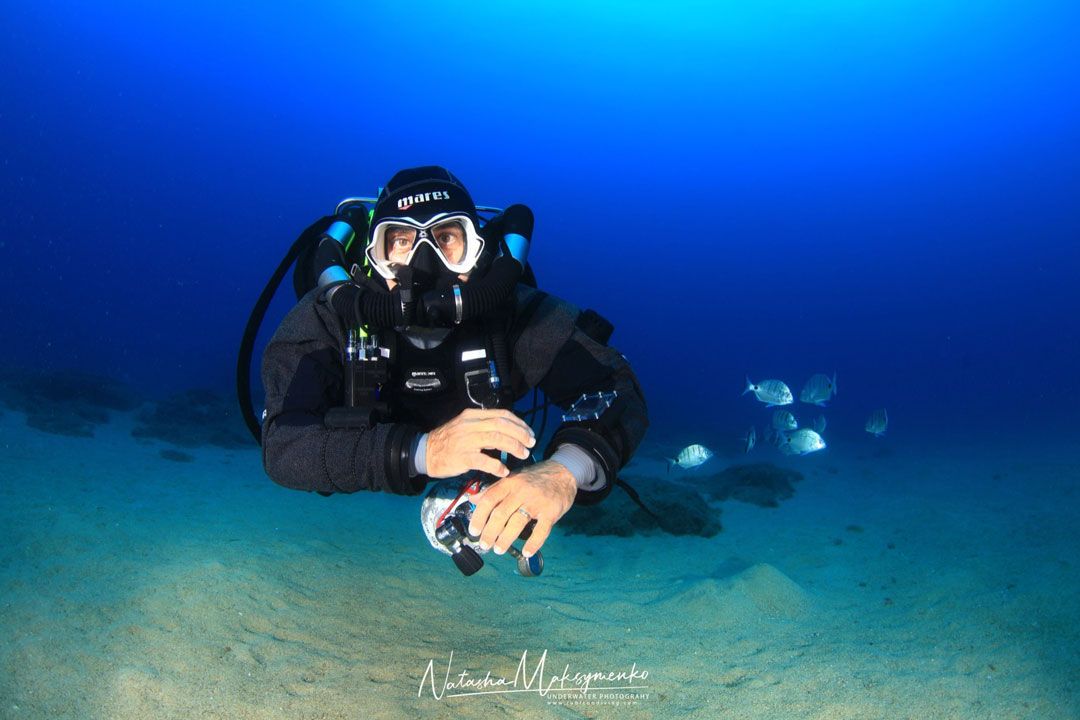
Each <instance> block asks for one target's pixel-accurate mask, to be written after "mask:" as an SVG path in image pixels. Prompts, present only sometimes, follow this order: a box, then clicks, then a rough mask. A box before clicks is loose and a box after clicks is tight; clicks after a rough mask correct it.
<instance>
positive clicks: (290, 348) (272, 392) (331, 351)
mask: <svg viewBox="0 0 1080 720" xmlns="http://www.w3.org/2000/svg"><path fill="white" fill-rule="evenodd" d="M318 295H319V292H318V290H317V289H316V290H313V291H312V292H310V293H308V294H307V295H306V296H305V297H304V298H303V299H301V301H300V302H299V303H298V304H297V305H296V306H295V307H294V308H293V309H292V310H291V311H290V312H289V314H288V315H287V316H286V317H285V319H284V320H282V322H281V325H280V326H279V327H278V328H277V331H276V332H275V333H274V336H273V337H272V338H271V340H270V343H269V345H268V346H267V348H266V351H265V352H264V353H263V360H262V381H263V387H264V389H265V391H266V412H265V415H264V416H263V422H262V448H263V467H264V468H265V469H266V474H267V475H269V476H270V477H271V478H272V479H273V480H274V482H276V483H278V484H279V485H283V486H285V487H287V488H293V489H296V490H308V491H315V492H319V493H323V494H330V493H339V492H341V493H351V492H356V491H358V490H371V491H376V492H378V491H384V492H389V493H395V494H398V495H418V494H420V493H421V492H422V491H423V489H424V483H425V482H426V481H427V479H428V478H427V477H426V476H422V475H417V476H415V477H410V474H411V473H410V468H411V466H412V461H411V458H410V452H411V451H412V447H413V445H414V444H415V443H414V440H415V439H416V436H417V435H418V434H419V428H416V427H414V426H411V425H406V424H401V423H384V424H377V425H374V426H373V427H370V428H364V429H341V428H328V427H326V426H325V425H324V424H323V418H324V416H325V415H326V411H327V410H329V409H330V408H332V407H337V406H340V405H341V404H342V398H343V393H344V369H343V367H342V363H341V345H342V339H343V335H344V333H343V330H342V329H341V328H340V324H339V322H338V321H337V318H336V316H335V315H334V314H333V311H332V310H331V309H330V308H329V307H328V306H326V305H325V303H324V302H322V301H321V300H319V299H318Z"/></svg>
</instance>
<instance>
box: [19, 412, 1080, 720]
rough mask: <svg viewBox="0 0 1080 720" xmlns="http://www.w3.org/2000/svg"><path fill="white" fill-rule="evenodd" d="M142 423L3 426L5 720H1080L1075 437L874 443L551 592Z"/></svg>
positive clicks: (815, 463)
mask: <svg viewBox="0 0 1080 720" xmlns="http://www.w3.org/2000/svg"><path fill="white" fill-rule="evenodd" d="M131 422H132V421H131V418H130V417H129V416H126V415H123V414H120V415H118V416H116V417H115V418H114V419H113V421H112V422H111V423H110V424H108V425H104V426H100V427H99V428H98V429H97V434H96V437H94V438H69V437H58V436H53V435H47V434H44V433H41V432H39V431H36V430H33V429H31V428H28V427H26V426H25V424H24V418H23V416H22V415H21V414H20V413H18V412H10V411H9V412H6V413H5V414H3V416H0V429H2V441H0V472H2V480H0V539H2V540H3V542H2V543H0V557H2V562H0V587H2V603H0V628H2V633H3V635H2V643H0V663H2V672H0V717H4V718H49V719H53V718H79V719H85V718H108V719H114V718H118V719H125V718H312V719H314V718H364V719H368V718H372V719H374V718H417V717H424V718H428V717H430V718H497V717H522V718H546V717H555V718H581V717H584V718H592V717H598V718H609V717H610V718H613V717H634V718H793V717H799V718H980V719H984V718H1032V719H1038V720H1049V719H1054V718H1075V717H1080V700H1078V688H1080V602H1078V601H1077V597H1078V590H1080V574H1078V570H1077V550H1078V548H1080V543H1078V542H1077V539H1076V533H1075V531H1074V530H1071V528H1075V527H1077V526H1078V521H1080V507H1078V502H1077V500H1078V492H1077V489H1078V487H1080V461H1075V460H1074V459H1075V458H1076V457H1077V455H1076V452H1075V451H1076V450H1077V449H1078V448H1077V447H1076V446H1075V445H1074V446H1072V447H1067V446H1063V445H1062V444H1061V443H1048V444H1047V445H1045V446H1040V444H1039V443H1031V444H1030V445H1027V446H1023V447H1003V446H1001V445H994V446H987V447H980V446H977V445H970V444H969V445H966V446H964V447H945V446H938V447H935V448H932V449H927V448H925V447H923V448H918V451H917V452H916V451H915V450H914V449H910V448H907V449H905V447H903V446H898V445H894V446H892V447H893V448H894V449H893V450H890V452H888V453H880V452H879V453H876V454H875V453H868V452H862V451H861V450H860V447H861V446H863V445H865V444H866V443H865V442H862V441H861V439H860V444H859V445H856V444H854V441H853V442H852V444H851V445H849V446H847V447H844V446H839V447H837V446H835V445H834V447H831V448H830V449H829V450H828V451H827V452H826V453H821V454H819V455H818V456H811V457H807V458H794V459H789V460H788V461H787V462H789V463H794V462H796V461H801V462H800V463H798V467H799V468H800V469H801V470H802V472H803V473H804V474H805V476H806V478H805V480H803V481H802V482H801V483H800V484H799V486H798V489H797V492H796V494H795V496H794V497H793V498H792V499H790V500H788V501H786V502H784V503H782V504H781V505H780V507H779V508H760V507H756V506H752V505H744V504H740V503H735V502H728V503H725V504H724V505H723V524H724V531H723V532H722V533H721V534H720V535H717V536H715V537H712V538H700V537H672V536H669V535H662V534H657V535H651V536H638V537H633V538H619V537H603V536H601V537H588V536H584V535H565V534H561V533H559V531H558V530H556V532H555V533H554V534H553V536H552V538H551V539H550V540H549V541H548V543H547V545H546V546H545V548H544V554H545V557H546V562H547V566H546V569H545V572H544V574H543V575H542V576H541V577H539V578H522V577H520V576H518V575H517V574H516V572H515V571H514V565H513V562H512V560H511V559H510V558H508V557H506V556H503V557H499V556H495V555H493V554H489V555H487V556H485V560H486V561H487V564H486V567H485V568H484V569H483V570H481V571H480V573H478V574H477V575H475V576H473V577H471V578H464V577H462V576H461V575H460V574H459V573H458V571H457V570H456V569H455V567H454V566H453V564H452V563H451V562H450V560H449V558H447V557H446V556H444V555H441V554H439V553H437V552H435V551H434V550H432V549H431V548H430V546H428V544H427V541H426V540H425V538H424V536H423V534H422V531H421V529H420V526H419V522H418V515H419V513H418V503H419V500H418V499H417V498H403V497H394V496H389V495H384V494H374V493H361V494H355V495H351V496H335V497H332V498H323V497H319V496H316V495H309V494H306V493H299V492H295V491H289V490H285V489H282V488H279V487H277V486H276V485H274V484H273V483H272V482H271V481H270V480H269V479H268V478H267V477H266V476H265V475H264V474H263V472H262V467H261V459H260V455H259V452H258V451H257V450H255V449H250V450H232V451H230V450H221V449H215V448H199V449H196V450H189V451H187V452H189V453H190V454H191V455H192V456H193V458H194V459H193V460H192V461H191V462H176V461H173V460H169V459H165V458H163V457H162V454H161V451H162V450H163V449H167V447H168V446H166V445H164V444H162V443H159V442H155V441H138V440H136V439H134V438H132V437H131V435H130V429H131ZM867 439H868V440H871V441H872V440H873V439H872V438H869V437H868V438H867ZM1047 448H1052V450H1053V451H1052V452H1047ZM862 449H865V448H862ZM661 457H662V453H661V452H660V450H659V449H658V448H655V447H652V446H649V445H646V446H645V447H643V448H642V450H641V451H640V452H639V457H638V459H636V460H635V467H634V469H635V471H636V472H637V473H638V474H647V473H657V474H663V473H664V465H663V462H662V460H661ZM770 459H772V460H774V461H777V462H780V459H779V456H777V457H775V458H770ZM738 460H740V459H739V458H724V457H718V458H716V459H714V460H713V461H712V462H713V463H716V464H717V466H722V465H723V464H726V463H728V462H734V461H738ZM616 492H621V491H620V490H616ZM463 671H464V672H466V673H467V674H466V675H464V676H463V675H462V674H461V673H462V672H463ZM519 671H520V672H519ZM620 673H621V676H620ZM590 674H593V675H591V679H590V680H589V688H588V692H583V691H582V686H583V684H584V679H583V677H582V676H584V675H590ZM485 678H486V682H484V681H485ZM447 679H449V682H450V683H455V684H456V685H455V686H451V687H447V685H446V681H447Z"/></svg>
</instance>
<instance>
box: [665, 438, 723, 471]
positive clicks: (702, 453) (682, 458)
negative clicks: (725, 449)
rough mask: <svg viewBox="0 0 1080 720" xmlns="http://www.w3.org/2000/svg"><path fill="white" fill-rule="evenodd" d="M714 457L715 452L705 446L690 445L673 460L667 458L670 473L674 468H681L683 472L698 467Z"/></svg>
mask: <svg viewBox="0 0 1080 720" xmlns="http://www.w3.org/2000/svg"><path fill="white" fill-rule="evenodd" d="M712 456H713V451H712V450H710V449H709V448H707V447H705V446H704V445H690V446H687V447H685V448H683V449H682V450H680V451H679V455H678V456H677V457H673V458H665V459H666V460H667V461H668V472H671V468H672V467H680V468H682V469H683V470H687V469H689V468H693V467H697V466H698V465H701V464H702V463H704V462H705V461H706V460H708V459H709V458H711V457H712Z"/></svg>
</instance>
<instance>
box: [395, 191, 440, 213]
mask: <svg viewBox="0 0 1080 720" xmlns="http://www.w3.org/2000/svg"><path fill="white" fill-rule="evenodd" d="M449 199H450V193H449V192H447V191H446V190H435V191H434V192H426V193H421V194H420V195H406V196H405V197H403V198H399V199H398V201H397V206H398V210H408V209H409V208H411V207H412V206H413V205H420V204H422V203H426V202H431V201H433V200H449Z"/></svg>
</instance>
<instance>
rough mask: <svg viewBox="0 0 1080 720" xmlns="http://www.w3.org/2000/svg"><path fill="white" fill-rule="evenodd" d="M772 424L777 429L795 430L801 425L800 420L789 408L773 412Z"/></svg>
mask: <svg viewBox="0 0 1080 720" xmlns="http://www.w3.org/2000/svg"><path fill="white" fill-rule="evenodd" d="M772 426H773V427H774V428H776V429H777V430H795V429H796V428H798V427H799V421H798V420H796V419H795V416H794V415H792V414H791V413H789V412H788V411H787V410H777V411H775V412H773V416H772Z"/></svg>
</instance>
